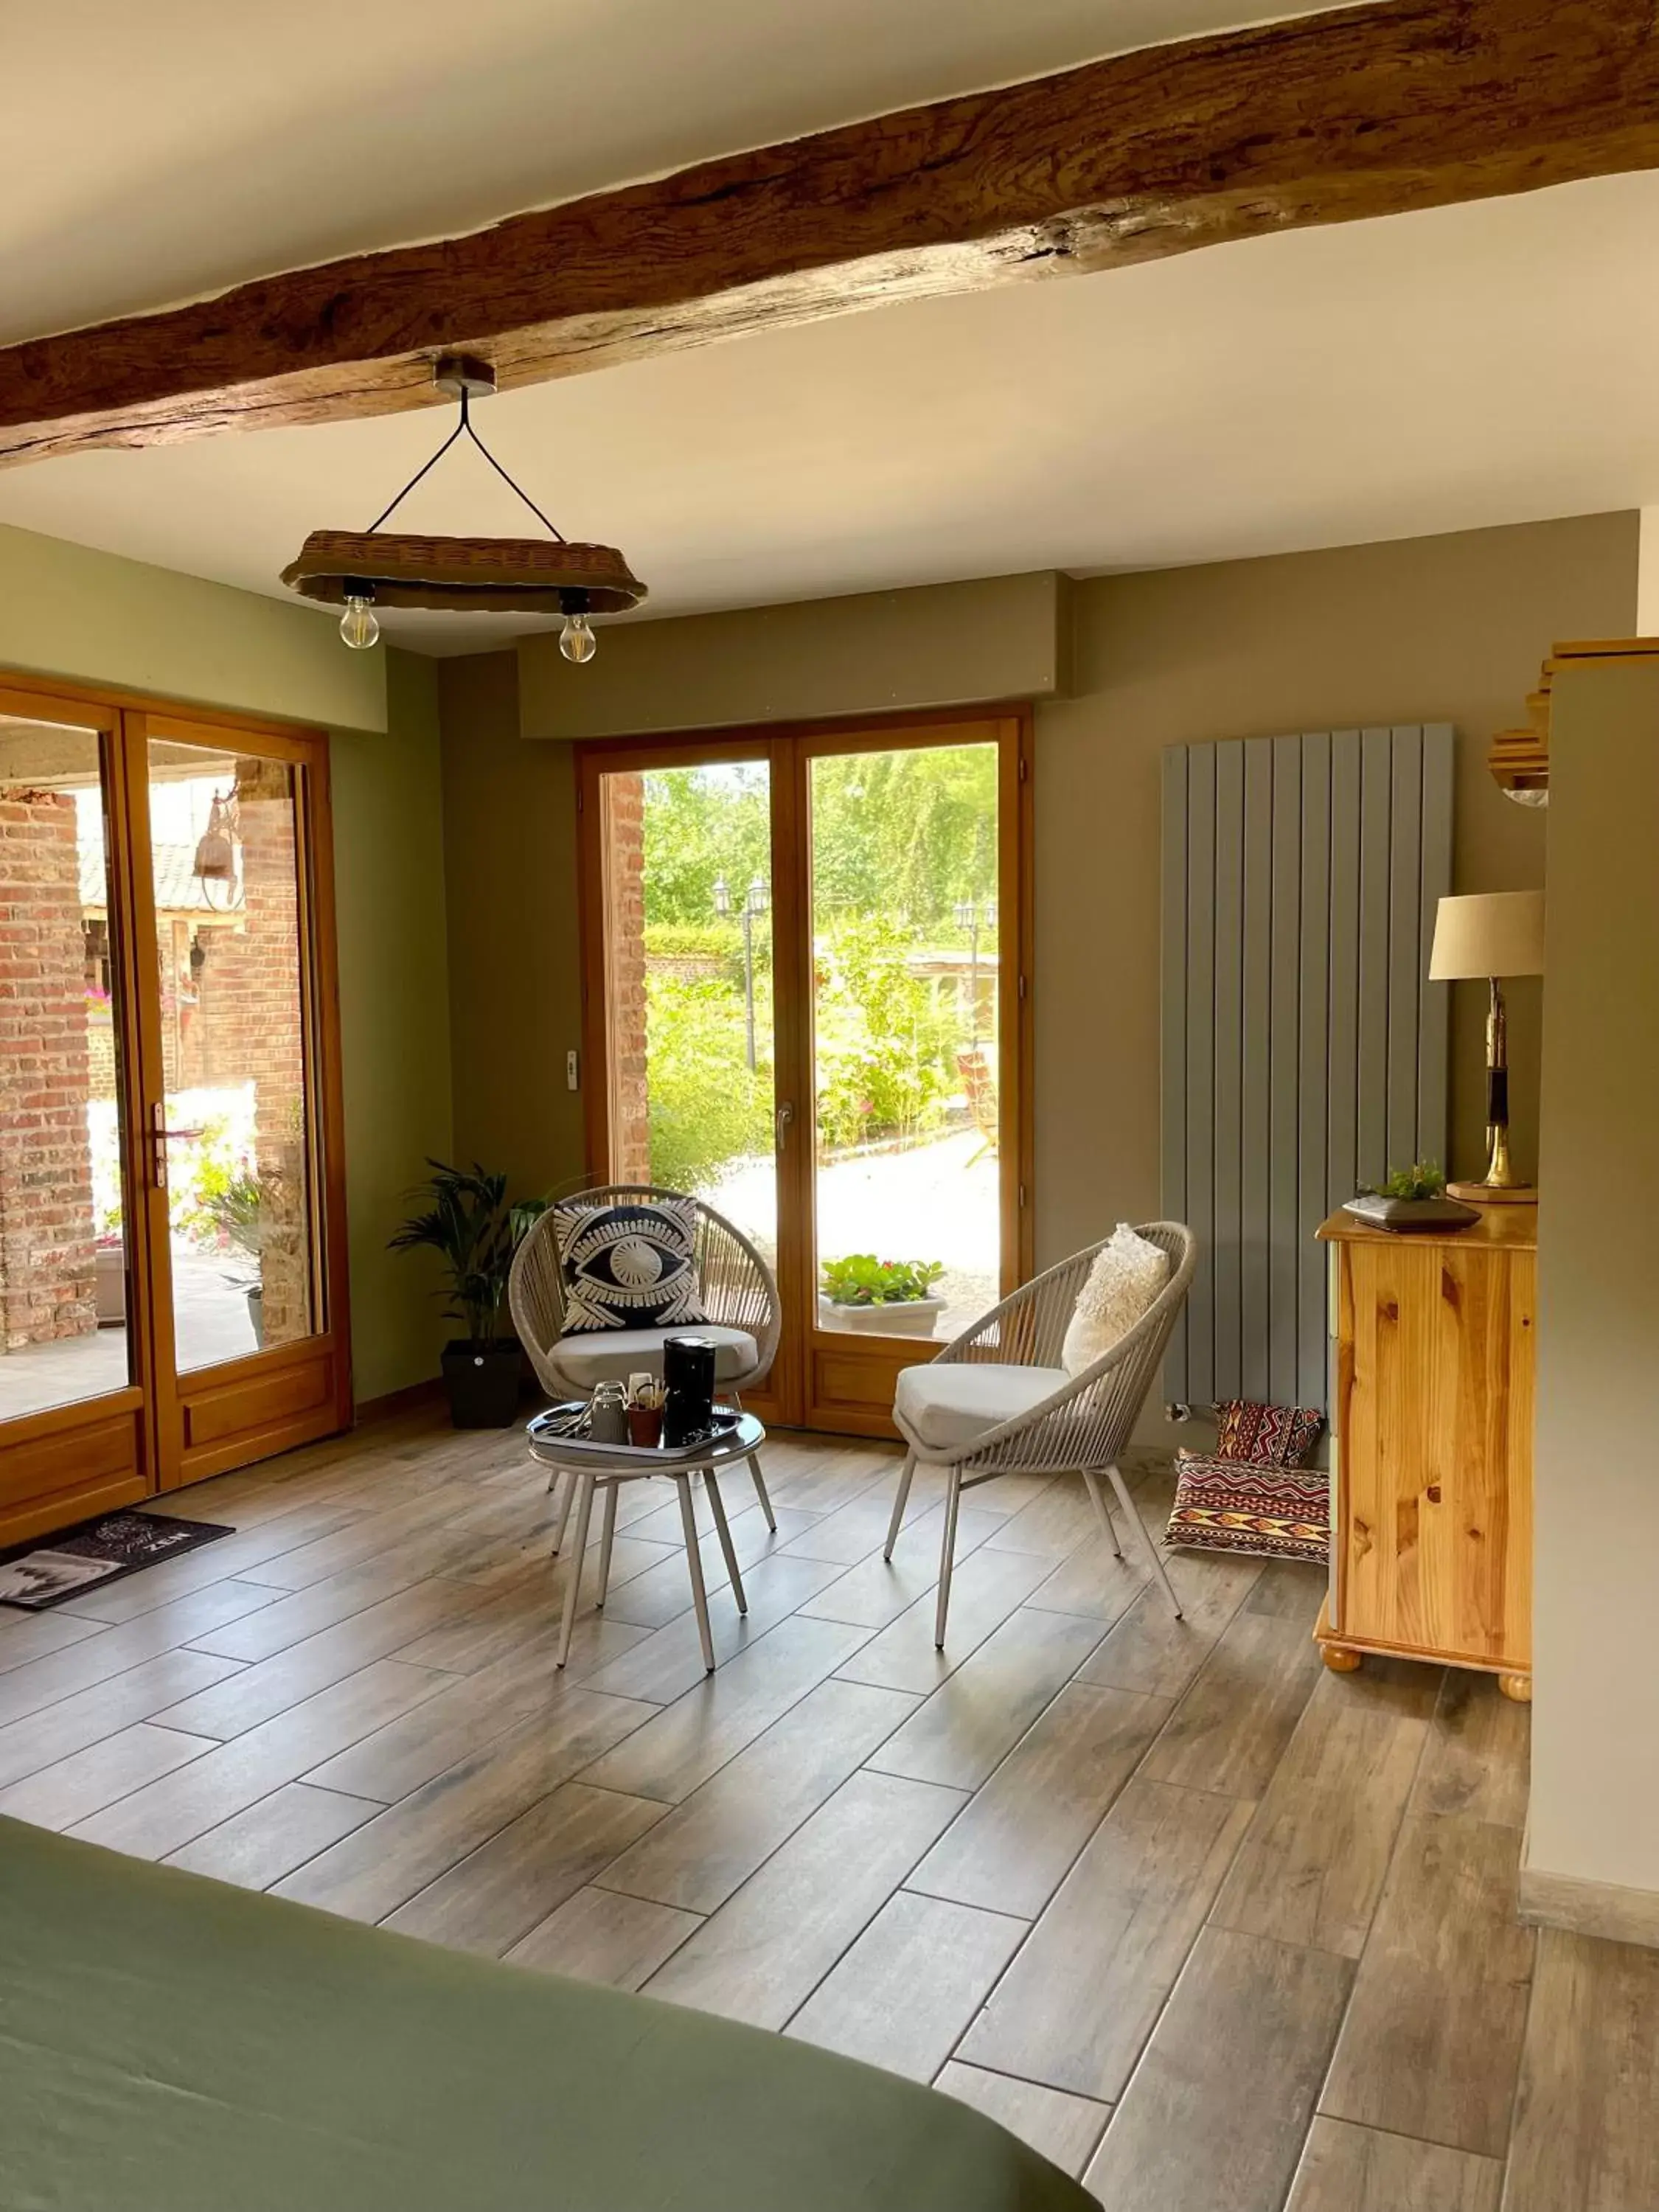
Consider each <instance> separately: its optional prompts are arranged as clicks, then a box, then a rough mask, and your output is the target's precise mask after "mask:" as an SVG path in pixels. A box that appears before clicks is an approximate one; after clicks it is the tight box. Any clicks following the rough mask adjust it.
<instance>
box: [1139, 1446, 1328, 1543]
mask: <svg viewBox="0 0 1659 2212" xmlns="http://www.w3.org/2000/svg"><path fill="white" fill-rule="evenodd" d="M1164 1541H1165V1542H1166V1543H1169V1544H1172V1545H1174V1544H1179V1545H1182V1546H1183V1547H1192V1548H1194V1549H1196V1550H1200V1551H1211V1552H1249V1553H1254V1554H1255V1556H1256V1557H1257V1558H1260V1559H1315V1560H1317V1561H1318V1563H1319V1564H1320V1565H1321V1566H1323V1565H1324V1564H1325V1562H1326V1560H1327V1559H1328V1557H1329V1555H1330V1543H1331V1499H1330V1478H1329V1477H1328V1475H1326V1474H1322V1472H1321V1471H1320V1469H1319V1468H1289V1467H1252V1466H1250V1465H1249V1463H1248V1462H1244V1461H1243V1460H1236V1459H1206V1458H1201V1457H1200V1455H1198V1454H1197V1453H1195V1452H1184V1451H1183V1452H1182V1453H1181V1454H1180V1455H1178V1457H1177V1458H1176V1498H1175V1509H1174V1510H1173V1511H1172V1512H1171V1514H1170V1527H1169V1533H1168V1534H1167V1536H1166V1537H1165V1539H1164Z"/></svg>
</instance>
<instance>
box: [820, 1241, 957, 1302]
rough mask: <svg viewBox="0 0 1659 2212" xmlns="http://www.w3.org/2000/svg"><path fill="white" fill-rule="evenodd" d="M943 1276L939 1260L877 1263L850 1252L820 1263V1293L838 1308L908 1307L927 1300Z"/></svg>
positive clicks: (871, 1258) (857, 1253)
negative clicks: (924, 1299)
mask: <svg viewBox="0 0 1659 2212" xmlns="http://www.w3.org/2000/svg"><path fill="white" fill-rule="evenodd" d="M943 1273H945V1267H944V1263H943V1261H939V1260H878V1259H876V1258H875V1257H874V1255H872V1254H871V1253H868V1252H851V1253H849V1254H848V1256H847V1257H846V1258H845V1259H844V1260H826V1261H824V1263H823V1294H824V1296H825V1297H827V1298H828V1299H829V1301H830V1302H831V1304H835V1305H838V1306H896V1305H908V1304H911V1303H912V1302H913V1301H914V1300H915V1299H917V1298H925V1297H928V1296H929V1295H930V1294H931V1292H932V1291H933V1285H934V1284H935V1283H936V1282H938V1280H939V1277H940V1276H941V1275H942V1274H943Z"/></svg>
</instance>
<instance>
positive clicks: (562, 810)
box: [438, 653, 583, 1196]
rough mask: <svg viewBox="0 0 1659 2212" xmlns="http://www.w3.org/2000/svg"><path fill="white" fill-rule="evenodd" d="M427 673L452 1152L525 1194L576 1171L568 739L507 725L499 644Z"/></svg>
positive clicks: (507, 681) (511, 705)
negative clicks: (431, 677)
mask: <svg viewBox="0 0 1659 2212" xmlns="http://www.w3.org/2000/svg"><path fill="white" fill-rule="evenodd" d="M438 681H439V696H440V699H441V703H442V713H443V811H444V866H445V875H446V881H447V909H448V936H449V978H450V1028H451V1035H452V1038H453V1097H454V1111H455V1150H456V1152H457V1154H458V1155H459V1157H460V1158H462V1159H464V1160H466V1161H469V1162H470V1161H472V1160H475V1159H477V1160H481V1161H483V1164H484V1165H485V1166H486V1167H489V1168H503V1169H505V1170H507V1174H508V1176H510V1178H511V1181H512V1188H513V1194H514V1195H515V1196H519V1195H527V1194H530V1193H532V1192H542V1191H546V1190H550V1189H551V1188H553V1187H554V1186H555V1185H556V1184H558V1183H562V1182H568V1181H571V1180H574V1179H575V1178H577V1177H579V1176H580V1173H581V1169H582V1157H583V1147H582V1116H581V1107H582V1102H581V1098H580V1095H579V1094H578V1093H576V1092H574V1091H570V1090H569V1089H568V1088H567V1085H566V1081H565V1055H566V1054H567V1053H568V1052H571V1051H574V1050H576V1049H578V1048H580V1043H581V975H580V965H579V963H578V960H577V951H576V947H577V922H576V886H575V852H576V805H575V784H574V778H573V775H572V773H571V756H570V748H569V746H568V745H565V744H526V743H525V742H524V740H523V739H522V738H520V735H519V679H518V666H517V663H516V661H515V659H514V658H513V654H512V653H486V654H478V655H469V656H467V657H465V658H464V659H457V660H444V661H441V662H439V664H438Z"/></svg>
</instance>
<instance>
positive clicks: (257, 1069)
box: [149, 738, 318, 1373]
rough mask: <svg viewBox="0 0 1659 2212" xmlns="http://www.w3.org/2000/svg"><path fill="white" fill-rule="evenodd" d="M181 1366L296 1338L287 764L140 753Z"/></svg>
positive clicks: (299, 1149) (306, 1294)
mask: <svg viewBox="0 0 1659 2212" xmlns="http://www.w3.org/2000/svg"><path fill="white" fill-rule="evenodd" d="M149 826H150V847H151V863H152V872H153V876H154V880H155V929H156V964H157V970H158V975H159V981H160V984H161V1061H162V1069H163V1074H164V1079H165V1085H166V1109H165V1112H166V1127H167V1218H168V1225H169V1228H170V1231H171V1236H170V1240H169V1241H170V1245H171V1253H172V1262H173V1334H174V1338H175V1342H176V1349H177V1357H178V1364H179V1370H180V1372H181V1373H182V1372H187V1371H188V1370H191V1369H193V1368H198V1367H211V1366H215V1365H217V1364H219V1363H220V1362H222V1361H224V1360H229V1359H245V1358H246V1357H247V1356H248V1354H249V1353H250V1352H254V1351H256V1350H257V1349H258V1348H259V1347H260V1346H276V1345H281V1344H291V1343H293V1342H294V1341H295V1340H296V1339H298V1338H300V1337H305V1336H309V1335H311V1334H313V1333H314V1331H315V1329H316V1328H317V1325H318V1316H317V1313H316V1310H315V1305H316V1295H315V1289H314V1276H315V1268H314V1265H313V1253H312V1221H311V1204H310V1196H311V1194H310V1172H309V1164H308V1160H309V1132H308V1131H307V1127H306V1084H305V1072H306V1009H305V1000H304V997H303V993H302V969H301V957H302V951H301V934H300V932H301V921H300V878H299V860H298V846H297V840H296V836H295V772H294V770H293V769H291V768H290V767H289V765H288V764H287V763H285V762H283V761H273V760H265V759H262V758H260V757H258V756H257V755H250V754H239V753H235V752H232V751H226V752H224V753H215V752H211V751H209V750H205V749H204V748H203V747H202V746H199V745H187V744H178V743H175V742H173V740H171V739H167V738H152V739H151V740H150V744H149Z"/></svg>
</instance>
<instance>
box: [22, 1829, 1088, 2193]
mask: <svg viewBox="0 0 1659 2212" xmlns="http://www.w3.org/2000/svg"><path fill="white" fill-rule="evenodd" d="M509 2206H510V2207H513V2208H515V2212H519V2208H522V2212H530V2208H537V2212H540V2208H543V2207H558V2208H560V2212H774V2208H776V2209H777V2212H853V2208H854V2207H856V2208H858V2212H884V2208H887V2207H891V2208H892V2212H901V2208H902V2212H1094V2200H1093V2198H1092V2197H1088V2196H1086V2195H1085V2192H1084V2191H1082V2190H1081V2189H1079V2186H1078V2185H1077V2184H1076V2183H1075V2182H1073V2181H1071V2180H1069V2179H1067V2178H1066V2176H1065V2175H1064V2174H1062V2173H1060V2172H1058V2171H1057V2170H1056V2169H1055V2168H1054V2166H1050V2165H1049V2164H1048V2162H1047V2160H1044V2159H1042V2158H1039V2157H1038V2156H1037V2154H1036V2153H1035V2152H1034V2151H1031V2150H1028V2149H1027V2148H1025V2146H1024V2144H1022V2143H1020V2142H1017V2141H1016V2140H1015V2139H1014V2137H1013V2136H1010V2135H1008V2134H1007V2133H1006V2132H1005V2130H1003V2129H1001V2128H1000V2127H998V2126H997V2125H996V2124H994V2122H993V2121H991V2120H988V2119H987V2118H984V2117H983V2116H982V2115H981V2114H980V2113H978V2112H972V2111H970V2110H969V2108H968V2106H965V2105H962V2104H958V2103H957V2101H956V2100H954V2099H952V2098H950V2097H945V2096H943V2095H940V2094H939V2093H937V2092H935V2091H933V2090H931V2089H924V2088H921V2087H917V2086H916V2085H915V2083H913V2082H909V2081H902V2080H901V2079H900V2078H899V2077H898V2076H897V2075H890V2074H883V2073H880V2072H878V2071H877V2070H876V2069H874V2068H872V2067H868V2066H862V2065H859V2064H857V2063H854V2061H852V2060H850V2059H844V2058H838V2057H834V2056H832V2055H831V2054H830V2053H829V2052H827V2051H818V2050H815V2049H814V2048H813V2047H812V2046H811V2045H810V2044H805V2043H798V2042H793V2041H790V2040H788V2039H786V2038H784V2037H782V2036H777V2035H769V2034H766V2033H762V2032H761V2031H759V2030H757V2029H754V2028H749V2027H738V2026H737V2025H735V2024H734V2023H732V2022H731V2021H721V2020H715V2019H713V2018H710V2017H709V2016H708V2015H704V2014H700V2013H696V2012H690V2011H686V2010H684V2009H682V2008H678V2007H677V2006H673V2005H667V2004H660V2003H657V2002H653V2001H652V2000H651V1999H649V1998H647V1997H641V1996H627V1995H625V1994H623V1992H621V1991H619V1990H610V1989H604V1988H599V1987H594V1986H592V1985H590V1984H586V1983H580V1982H573V1981H568V1980H565V1979H564V1978H562V1977H560V1976H557V1975H552V1974H542V1973H536V1972H531V1971H529V1970H527V1969H520V1968H517V1967H512V1966H497V1965H495V1964H494V1963H493V1962H491V1961H489V1960H481V1959H475V1958H470V1957H467V1956H465V1955H464V1954H459V1953H456V1952H450V1951H443V1950H440V1949H437V1948H435V1947H433V1946H431V1945H428V1944H424V1943H418V1942H412V1941H410V1939H409V1938H407V1937H404V1936H388V1935H384V1934H382V1933H380V1931H379V1930H378V1929H372V1928H362V1927H358V1926H356V1924H354V1923H352V1922H349V1921H346V1920H340V1919H337V1918H335V1917H332V1916H331V1915H330V1914H327V1913H324V1912H317V1911H311V1910H310V1909H309V1908H307V1907H306V1906H304V1905H288V1904H284V1903H282V1902H280V1901H278V1900H277V1899H271V1898H264V1897H258V1896H252V1895H250V1894H248V1893H246V1892H244V1891H241V1890H238V1889H233V1888H229V1887H226V1886H225V1885H223V1884H222V1883H219V1882H215V1881H204V1880H203V1879H201V1878H200V1877H198V1876H197V1875H187V1874H183V1873H179V1872H178V1871H176V1870H175V1869H171V1868H167V1867H156V1866H150V1865H147V1864H145V1863H143V1862H141V1861H137V1860H134V1859H127V1858H122V1857H118V1856H117V1855H116V1854H115V1853H113V1852H111V1851H105V1850H98V1849H96V1848H94V1846H92V1845H90V1844H77V1843H74V1842H71V1841H69V1840H66V1839H65V1838H62V1837H59V1836H54V1835H50V1834H47V1833H46V1832H44V1831H42V1830H40V1829H36V1828H31V1827H27V1826H22V1825H21V1824H20V1823H18V1822H16V1821H13V1820H0V2207H3V2212H428V2208H430V2212H440V2208H441V2212H500V2208H506V2207H509Z"/></svg>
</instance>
